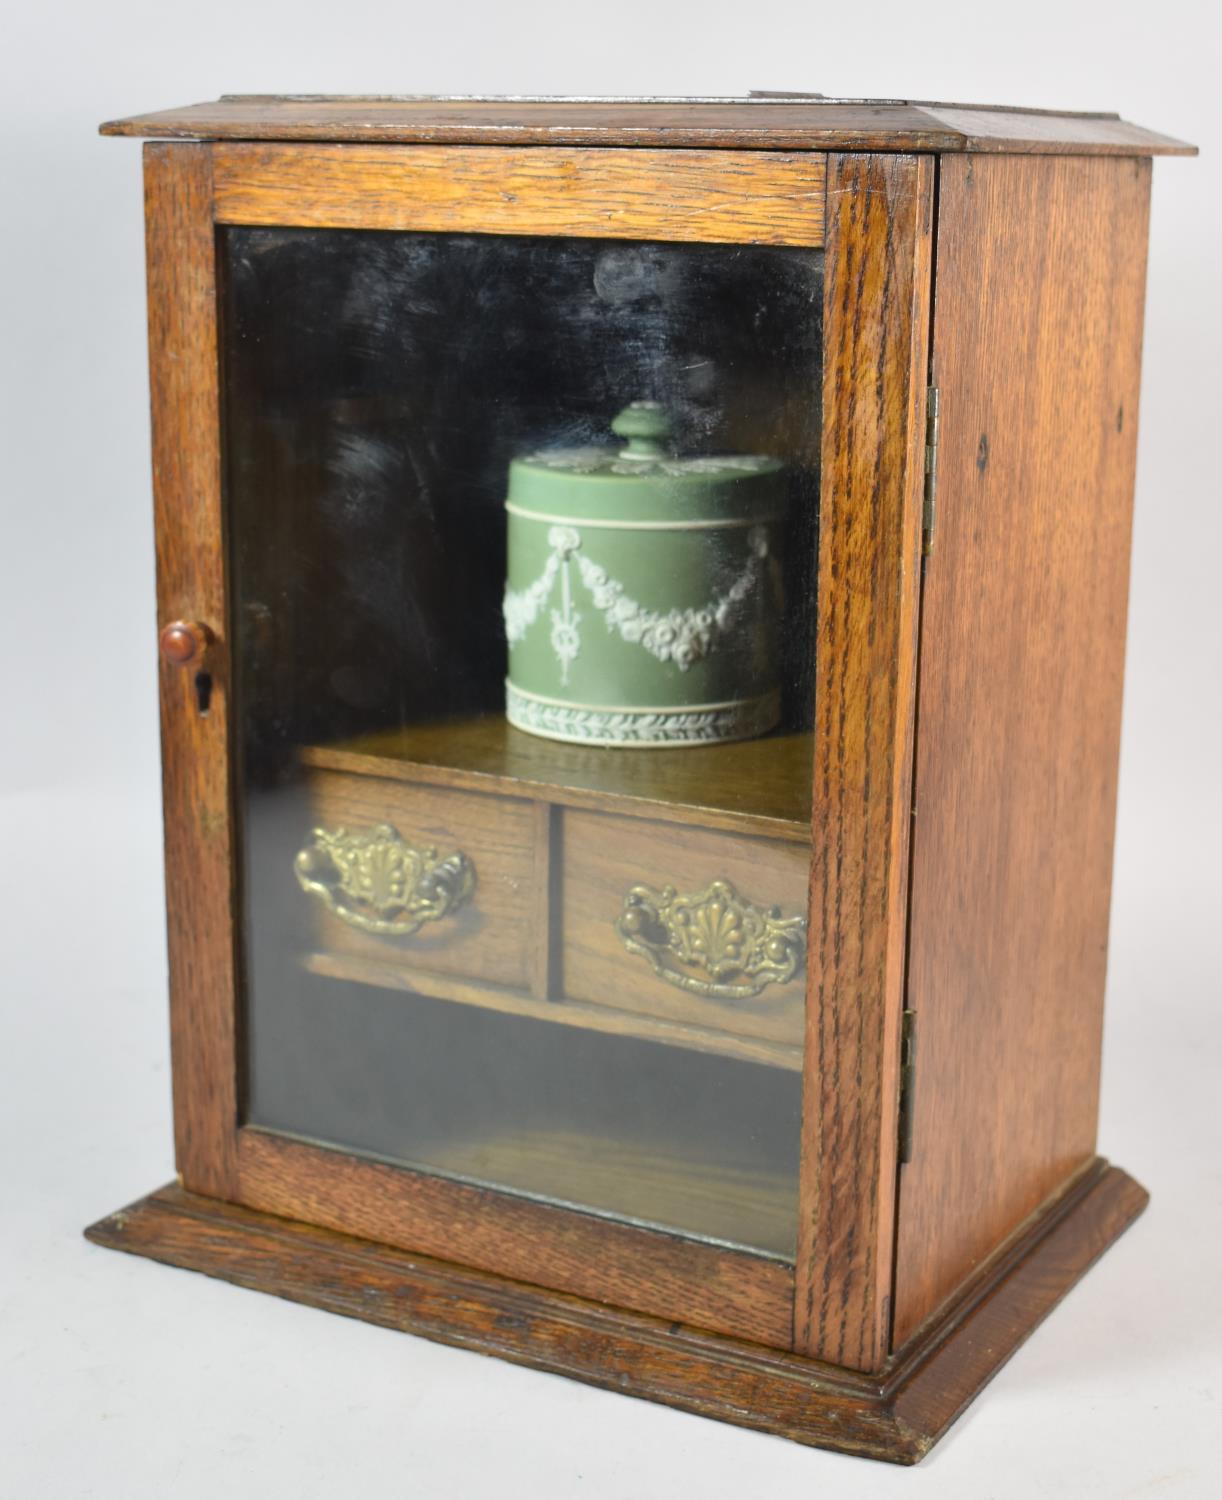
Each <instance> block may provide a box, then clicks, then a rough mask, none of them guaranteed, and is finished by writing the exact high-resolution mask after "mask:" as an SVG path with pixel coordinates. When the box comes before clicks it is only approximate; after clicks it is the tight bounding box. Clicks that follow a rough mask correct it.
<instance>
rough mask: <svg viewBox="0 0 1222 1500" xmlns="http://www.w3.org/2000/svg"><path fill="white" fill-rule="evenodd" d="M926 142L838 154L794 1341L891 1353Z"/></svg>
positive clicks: (920, 453)
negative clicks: (893, 150)
mask: <svg viewBox="0 0 1222 1500" xmlns="http://www.w3.org/2000/svg"><path fill="white" fill-rule="evenodd" d="M933 193H934V159H933V157H931V156H881V155H880V156H831V157H829V158H828V169H827V267H826V275H825V282H824V314H823V319H824V349H825V354H824V369H823V473H822V481H821V499H820V518H819V587H818V612H819V627H818V638H817V644H816V648H815V672H816V686H815V723H814V731H815V732H814V791H813V809H814V810H813V816H812V823H811V832H812V853H811V906H810V942H809V958H808V965H809V974H808V985H807V1002H806V1007H807V1008H806V1044H805V1057H806V1062H805V1073H806V1085H805V1099H804V1108H803V1123H802V1180H801V1190H800V1203H799V1226H798V1260H797V1277H796V1287H797V1292H796V1298H795V1307H794V1346H795V1348H797V1349H799V1350H801V1351H803V1352H804V1353H807V1354H813V1355H815V1356H816V1357H817V1358H819V1359H825V1360H829V1361H831V1362H832V1363H835V1364H839V1365H844V1366H847V1367H848V1368H850V1369H855V1370H877V1369H879V1368H880V1367H881V1365H882V1363H883V1361H884V1359H885V1357H886V1352H887V1337H886V1335H887V1325H888V1322H889V1310H890V1307H889V1300H888V1298H889V1293H890V1289H891V1275H892V1262H891V1251H892V1242H893V1235H894V1212H895V1169H896V1105H897V1079H898V1071H897V1070H898V1055H899V1037H900V1007H901V992H902V986H903V960H904V934H905V915H906V902H907V876H908V830H909V825H910V821H911V820H910V814H909V795H910V792H911V767H912V759H911V747H912V728H913V704H914V688H915V671H916V646H917V591H918V585H919V578H920V550H921V483H922V472H923V458H924V421H925V391H926V363H927V349H928V336H929V294H930V254H931V250H932V220H933Z"/></svg>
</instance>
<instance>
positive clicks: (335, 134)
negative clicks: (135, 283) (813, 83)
mask: <svg viewBox="0 0 1222 1500" xmlns="http://www.w3.org/2000/svg"><path fill="white" fill-rule="evenodd" d="M958 111H964V112H966V114H967V116H968V118H967V119H965V120H963V121H959V120H957V119H956V112H958ZM948 112H949V113H948ZM981 115H984V116H986V117H987V118H986V120H985V121H982V120H981V119H980V118H979V117H980V116H981ZM101 131H102V134H103V135H156V136H163V137H174V136H188V137H191V138H198V139H205V140H225V139H230V140H234V139H236V140H243V141H259V140H273V141H275V140H283V141H293V140H296V141H363V142H369V141H390V142H407V143H427V142H433V143H437V144H451V145H479V144H482V145H490V146H527V145H536V146H552V145H559V146H583V145H585V146H633V147H641V146H665V147H672V148H674V147H679V148H684V149H686V148H693V147H697V148H698V147H706V148H717V149H720V150H726V149H736V148H737V149H742V148H744V147H755V148H765V149H770V150H780V151H785V150H796V151H802V150H807V151H809V150H816V151H841V152H845V151H892V152H904V151H922V152H954V151H1006V152H1027V151H1058V150H1060V151H1064V150H1066V149H1070V150H1073V151H1075V152H1080V153H1087V152H1112V153H1119V154H1124V155H1134V156H1149V155H1154V154H1157V155H1163V154H1182V153H1185V152H1192V151H1193V150H1194V148H1193V147H1191V146H1186V145H1185V144H1184V143H1183V142H1182V141H1174V140H1171V139H1170V138H1169V137H1167V136H1163V135H1157V134H1155V133H1154V132H1153V131H1149V130H1143V129H1141V128H1140V127H1139V126H1136V125H1129V124H1128V123H1127V122H1125V121H1123V120H1120V119H1118V118H1117V117H1116V116H1115V115H1079V114H1053V113H1050V112H1048V111H1043V110H1004V111H1003V110H988V109H981V108H980V107H979V106H963V105H943V104H936V105H929V106H926V105H921V104H916V103H912V102H909V101H906V100H869V99H864V100H828V101H826V102H821V101H819V100H814V99H808V100H797V101H794V100H789V101H782V100H769V101H767V102H764V101H760V100H754V101H752V100H717V99H713V100H708V99H694V100H682V99H671V100H658V101H651V100H648V99H623V100H616V99H535V100H530V99H527V100H519V99H444V98H438V99H428V98H393V97H389V98H388V97H384V96H382V97H378V96H374V97H361V96H355V97H348V98H344V97H339V96H331V97H329V96H325V95H316V96H300V97H278V96H275V95H253V96H245V97H236V98H223V99H219V100H217V101H216V102H215V103H205V104H192V105H188V106H186V107H185V108H180V109H168V110H160V111H157V112H156V113H153V114H145V115H135V116H133V117H132V118H130V119H126V120H111V121H109V122H108V123H106V124H105V125H103V126H102V127H101Z"/></svg>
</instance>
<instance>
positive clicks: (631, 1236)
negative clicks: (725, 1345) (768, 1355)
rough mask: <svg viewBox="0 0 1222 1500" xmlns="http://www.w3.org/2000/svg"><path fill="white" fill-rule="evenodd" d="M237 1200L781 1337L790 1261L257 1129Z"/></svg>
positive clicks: (245, 1146) (580, 1291)
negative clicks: (328, 1148)
mask: <svg viewBox="0 0 1222 1500" xmlns="http://www.w3.org/2000/svg"><path fill="white" fill-rule="evenodd" d="M238 1154H239V1183H240V1201H241V1202H242V1203H244V1204H245V1205H246V1206H247V1207H249V1208H257V1209H262V1210H263V1211H265V1212H267V1213H274V1214H279V1215H281V1216H283V1217H285V1218H291V1219H301V1220H303V1221H305V1222H306V1223H309V1224H318V1225H321V1226H323V1227H324V1228H327V1229H336V1230H341V1231H343V1232H345V1233H348V1234H356V1235H360V1236H362V1237H364V1238H366V1239H371V1240H377V1241H379V1242H381V1243H382V1244H385V1245H393V1246H397V1247H399V1248H401V1249H410V1250H413V1251H417V1252H419V1253H421V1254H424V1255H434V1256H440V1257H442V1258H444V1259H449V1260H456V1261H459V1262H461V1263H462V1264H464V1265H468V1266H475V1267H477V1268H479V1269H481V1270H485V1271H496V1272H498V1273H499V1274H501V1275H503V1276H507V1277H513V1278H516V1279H518V1280H522V1281H530V1282H533V1283H537V1284H538V1285H541V1286H549V1287H555V1288H557V1289H558V1290H560V1291H565V1292H573V1293H576V1294H577V1295H579V1296H584V1297H590V1298H592V1299H594V1300H596V1301H600V1302H606V1303H610V1304H611V1305H613V1306H616V1307H625V1308H631V1309H634V1310H636V1311H639V1312H647V1313H653V1314H655V1315H657V1316H658V1317H665V1318H677V1319H680V1320H682V1321H684V1322H690V1323H694V1324H696V1325H698V1326H700V1327H704V1328H709V1329H712V1330H713V1331H715V1332H718V1333H729V1334H735V1335H737V1336H739V1337H741V1338H750V1339H752V1340H754V1341H756V1342H758V1343H764V1344H773V1345H775V1346H777V1347H780V1348H785V1347H787V1346H788V1344H789V1341H790V1335H791V1330H792V1313H793V1270H792V1268H791V1267H789V1266H786V1265H783V1264H781V1263H780V1262H779V1261H776V1260H772V1259H767V1258H765V1257H763V1256H757V1255H751V1254H748V1253H746V1252H743V1251H736V1250H726V1249H722V1248H719V1247H717V1246H713V1245H707V1244H701V1243H700V1242H699V1241H696V1240H688V1239H682V1238H680V1237H679V1236H677V1235H672V1234H666V1233H663V1232H661V1231H659V1230H652V1229H644V1228H640V1227H637V1226H635V1225H628V1224H620V1223H617V1222H616V1221H615V1220H613V1219H607V1218H600V1217H597V1216H595V1215H593V1214H586V1213H578V1212H576V1211H575V1210H572V1209H566V1208H559V1207H554V1206H550V1205H544V1204H541V1203H536V1202H533V1201H531V1200H530V1199H527V1198H519V1197H514V1196H512V1195H509V1194H504V1193H495V1192H491V1191H489V1190H488V1189H486V1188H479V1187H473V1186H470V1185H468V1184H466V1183H462V1182H452V1181H448V1180H447V1179H445V1178H442V1177H435V1176H430V1175H428V1174H425V1173H419V1172H410V1171H405V1170H404V1169H402V1168H399V1167H390V1166H383V1165H381V1164H380V1163H378V1162H373V1161H367V1160H362V1159H360V1158H358V1157H355V1156H348V1155H345V1154H343V1153H342V1152H338V1151H330V1150H322V1149H320V1148H319V1147H316V1146H307V1145H304V1144H302V1143H300V1142H297V1141H290V1140H286V1139H283V1138H281V1137H278V1136H273V1135H269V1134H266V1133H265V1132H263V1131H259V1130H254V1129H250V1128H247V1129H244V1130H242V1131H240V1132H239V1137H238Z"/></svg>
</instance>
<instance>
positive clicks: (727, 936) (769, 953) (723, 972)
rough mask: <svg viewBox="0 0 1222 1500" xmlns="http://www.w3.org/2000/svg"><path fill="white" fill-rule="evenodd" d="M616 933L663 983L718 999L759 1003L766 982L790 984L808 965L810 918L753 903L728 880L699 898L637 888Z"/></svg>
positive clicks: (667, 889)
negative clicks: (804, 966) (806, 963)
mask: <svg viewBox="0 0 1222 1500" xmlns="http://www.w3.org/2000/svg"><path fill="white" fill-rule="evenodd" d="M615 930H616V932H618V933H619V935H620V937H621V938H622V939H623V943H624V947H625V948H626V949H627V950H628V952H629V953H639V954H640V955H641V957H642V958H645V959H647V960H648V961H649V963H650V965H651V966H652V967H653V971H654V973H655V974H657V975H658V977H659V978H660V979H665V980H666V982H667V983H668V984H673V985H677V986H678V987H679V989H681V990H690V991H691V992H692V993H693V994H695V995H705V996H707V997H708V998H709V999H712V1000H750V999H753V998H754V997H755V996H756V995H758V994H759V993H760V992H761V991H762V990H763V989H764V987H765V986H766V985H769V984H788V982H789V981H790V980H791V979H792V978H793V977H794V976H795V974H797V973H798V971H799V970H800V969H801V967H802V965H803V963H804V962H805V960H806V921H805V919H804V918H802V917H783V916H782V915H781V911H780V908H779V907H776V906H770V907H766V908H765V907H760V906H752V904H751V903H750V902H749V901H744V900H742V898H741V897H740V896H739V894H738V892H737V891H736V890H735V889H734V887H733V886H732V885H731V884H730V882H729V881H728V880H714V881H713V883H712V884H711V885H710V886H708V887H707V889H705V890H703V891H700V892H699V893H698V894H697V895H694V896H681V895H680V894H679V893H678V891H676V890H675V888H674V886H673V885H668V886H664V887H663V888H662V889H661V890H660V891H657V890H654V889H653V888H652V887H651V886H647V885H634V886H633V887H632V889H631V890H630V891H629V892H628V893H627V895H626V896H625V897H624V909H623V911H622V912H621V913H620V915H619V917H618V918H617V920H616V923H615Z"/></svg>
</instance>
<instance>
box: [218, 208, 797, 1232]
mask: <svg viewBox="0 0 1222 1500" xmlns="http://www.w3.org/2000/svg"><path fill="white" fill-rule="evenodd" d="M221 262H222V267H223V273H224V277H223V284H224V315H225V339H224V350H225V355H224V362H225V368H224V385H225V400H226V422H225V432H226V463H227V479H228V504H229V523H230V536H231V554H232V572H233V585H234V588H233V593H234V598H235V618H234V621H233V633H234V638H235V641H236V646H237V651H236V674H235V676H236V683H235V687H236V694H237V704H238V712H239V725H240V730H239V732H240V741H241V748H240V764H241V775H242V789H241V798H242V811H243V849H244V881H243V894H244V901H245V910H246V920H245V927H244V933H243V953H244V957H245V963H246V970H247V972H246V981H247V982H246V1005H247V1017H246V1020H247V1059H248V1062H247V1067H248V1077H247V1090H246V1097H247V1115H248V1120H249V1122H250V1123H252V1124H255V1125H258V1126H260V1127H262V1128H266V1129H273V1130H278V1131H282V1132H286V1133H289V1134H292V1135H296V1136H299V1137H303V1138H306V1139H310V1140H314V1141H318V1142H322V1143H324V1144H328V1145H332V1146H335V1147H338V1148H341V1149H345V1150H350V1151H357V1152H361V1153H365V1154H369V1155H372V1156H377V1157H380V1158H383V1159H387V1160H390V1161H393V1162H396V1163H401V1164H404V1165H409V1166H412V1167H414V1168H417V1169H420V1170H425V1171H430V1172H436V1173H441V1174H444V1175H449V1176H453V1177H458V1178H463V1179H467V1180H474V1181H478V1182H482V1183H487V1184H490V1185H492V1186H496V1187H502V1188H505V1189H506V1190H509V1191H513V1192H518V1193H524V1194H529V1195H532V1196H536V1197H539V1198H542V1199H545V1200H549V1201H556V1202H563V1203H566V1204H570V1205H573V1206H576V1207H578V1208H583V1209H587V1210H589V1211H592V1212H596V1213H603V1214H609V1215H614V1216H616V1217H619V1218H623V1219H627V1220H631V1221H634V1222H642V1223H648V1224H654V1225H659V1226H662V1227H665V1228H668V1229H672V1230H676V1231H678V1232H681V1233H686V1234H690V1235H694V1236H699V1237H702V1238H708V1239H712V1240H717V1241H722V1242H725V1243H730V1244H735V1245H741V1246H745V1247H747V1248H750V1249H754V1250H757V1251H760V1252H761V1253H764V1254H769V1255H773V1256H778V1257H781V1258H791V1257H792V1254H793V1245H794V1236H795V1216H796V1184H797V1156H798V1126H799V1114H800V1092H801V1090H800V1082H801V1080H800V1071H799V1069H800V1049H801V1035H802V1004H803V978H804V975H803V966H802V965H803V949H804V940H805V933H804V920H803V919H804V915H805V903H806V888H807V883H808V878H809V869H808V867H809V816H810V802H809V797H810V793H809V768H810V748H809V737H808V735H807V733H806V730H807V727H808V725H809V719H810V713H811V708H812V705H811V682H812V670H811V668H812V663H811V642H812V631H813V582H812V563H813V557H814V534H815V525H816V505H817V454H818V436H819V412H818V389H819V382H820V330H819V308H820V302H821V277H822V263H821V258H820V256H819V255H818V254H817V253H815V252H808V251H798V250H789V249H785V250H782V249H773V248H755V247H749V248H745V247H728V246H698V245H663V244H652V243H651V244H633V243H624V242H602V241H595V240H555V239H529V238H513V237H502V236H474V235H416V234H390V233H380V232H366V231H313V230H281V229H276V230H271V229H227V230H224V231H222V235H221ZM641 403H644V404H641ZM507 500H508V501H509V513H508V516H507V513H506V501H507ZM642 523H644V525H643V526H642ZM507 534H508V536H509V541H510V545H509V547H508V548H507ZM507 634H508V638H509V639H508V642H507ZM510 643H511V644H512V652H513V655H512V660H511V657H510ZM507 677H508V678H509V684H508V687H507ZM507 692H508V694H509V703H508V707H509V712H510V716H511V717H512V718H513V720H514V722H513V723H512V724H511V723H510V722H509V720H508V719H507V717H506V708H507ZM515 692H516V697H515ZM645 745H649V746H651V747H655V748H642V746H645ZM659 745H660V746H661V748H656V747H657V746H659Z"/></svg>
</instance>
